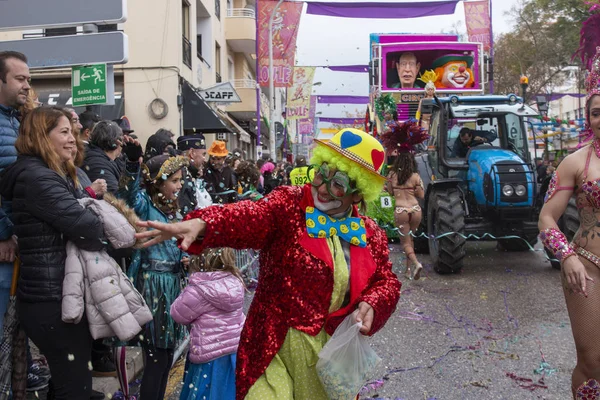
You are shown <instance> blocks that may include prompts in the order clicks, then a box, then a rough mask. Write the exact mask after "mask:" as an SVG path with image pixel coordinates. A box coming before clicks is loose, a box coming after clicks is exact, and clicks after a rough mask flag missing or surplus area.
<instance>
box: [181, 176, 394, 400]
mask: <svg viewBox="0 0 600 400" xmlns="http://www.w3.org/2000/svg"><path fill="white" fill-rule="evenodd" d="M313 205H314V203H313V199H312V195H311V191H310V185H307V186H305V187H302V188H301V187H280V188H277V189H276V190H274V191H273V192H272V193H271V194H270V195H269V196H267V197H265V198H264V199H262V200H259V201H257V202H252V201H243V202H239V203H235V204H228V205H226V206H224V207H221V206H213V207H209V208H205V209H202V210H197V211H194V212H192V213H190V214H188V216H187V217H186V219H190V218H201V219H202V220H204V221H206V224H207V228H206V232H205V236H204V239H203V240H198V241H196V242H194V243H193V244H192V246H191V247H190V249H189V250H188V252H189V253H191V254H199V253H200V252H201V251H202V250H203V249H204V248H211V247H233V248H237V249H245V248H252V249H259V250H261V253H260V273H259V278H258V287H257V288H256V293H255V295H254V300H253V302H252V305H251V306H250V310H249V311H248V316H247V319H246V324H245V326H244V329H243V330H242V335H241V340H240V345H239V349H238V355H237V371H236V386H237V399H238V400H241V399H243V398H244V397H245V396H246V394H247V393H248V390H249V389H250V387H251V386H252V385H253V384H254V382H256V380H257V379H258V378H259V377H260V376H261V375H262V374H263V373H264V372H265V370H266V369H267V367H268V366H269V364H270V362H271V360H272V359H273V357H274V356H275V354H277V352H278V351H279V349H280V347H281V345H282V344H283V341H284V340H285V337H286V334H287V332H288V330H289V328H295V329H297V330H299V331H301V332H305V333H307V334H309V335H312V336H315V335H317V334H318V333H319V332H320V331H321V329H323V328H325V330H326V331H327V333H329V334H330V335H331V334H333V332H334V331H335V329H336V327H337V326H338V325H339V324H340V323H341V322H342V320H343V319H344V318H345V317H346V316H347V315H348V314H350V313H351V312H352V311H354V310H355V309H356V308H357V305H358V303H359V302H361V301H365V302H367V303H369V304H370V305H371V306H372V307H373V309H374V311H375V317H374V321H373V325H372V327H371V331H370V332H369V335H372V334H374V333H375V332H377V331H378V330H379V329H381V328H382V327H383V325H384V324H385V322H386V321H387V320H388V318H389V317H390V315H391V314H392V313H393V312H394V310H395V308H396V304H397V303H398V300H399V298H400V286H401V284H400V281H398V278H397V277H396V275H395V274H394V273H393V272H392V264H391V262H390V261H389V259H388V253H389V251H388V244H387V238H386V235H385V233H384V232H383V230H382V229H380V228H379V227H378V226H377V225H376V224H375V222H373V221H372V220H371V219H369V218H366V217H361V218H362V219H364V221H365V224H366V229H367V247H364V248H361V247H358V246H350V260H351V261H350V262H351V268H350V303H349V304H348V305H347V306H346V307H343V308H342V309H340V310H338V311H336V312H334V313H332V314H329V313H328V309H329V304H330V302H331V295H332V291H333V258H332V256H331V251H330V250H329V247H328V246H327V241H326V239H318V238H310V237H309V236H308V233H307V232H306V217H305V210H306V207H308V206H313ZM353 215H354V216H359V215H358V211H357V209H356V207H355V208H354V210H353Z"/></svg>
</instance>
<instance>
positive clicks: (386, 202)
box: [380, 196, 392, 208]
mask: <svg viewBox="0 0 600 400" xmlns="http://www.w3.org/2000/svg"><path fill="white" fill-rule="evenodd" d="M380 200H381V207H382V208H392V198H391V197H390V196H383V197H381V198H380Z"/></svg>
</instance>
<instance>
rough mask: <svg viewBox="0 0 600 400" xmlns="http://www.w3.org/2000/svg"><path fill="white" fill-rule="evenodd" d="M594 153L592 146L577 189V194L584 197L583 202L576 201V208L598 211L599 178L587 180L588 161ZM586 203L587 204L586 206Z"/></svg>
mask: <svg viewBox="0 0 600 400" xmlns="http://www.w3.org/2000/svg"><path fill="white" fill-rule="evenodd" d="M593 152H594V146H590V151H589V152H588V156H587V160H586V162H585V169H584V171H583V179H582V181H583V182H582V184H581V187H580V188H579V193H583V195H584V196H585V200H586V201H585V202H581V201H578V202H577V207H578V208H583V207H586V206H589V207H591V208H599V209H600V178H599V179H595V180H593V181H588V180H587V175H588V169H589V167H590V159H591V157H592V153H593ZM586 203H587V204H586Z"/></svg>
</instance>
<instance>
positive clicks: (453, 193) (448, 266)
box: [427, 188, 465, 274]
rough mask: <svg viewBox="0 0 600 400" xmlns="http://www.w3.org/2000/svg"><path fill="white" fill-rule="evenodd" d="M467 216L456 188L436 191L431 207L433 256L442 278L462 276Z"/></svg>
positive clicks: (431, 249) (429, 230) (430, 248)
mask: <svg viewBox="0 0 600 400" xmlns="http://www.w3.org/2000/svg"><path fill="white" fill-rule="evenodd" d="M464 229H465V215H464V209H463V206H462V197H461V195H460V192H459V190H458V189H456V188H450V189H445V190H436V191H435V192H434V193H432V194H431V197H430V198H429V202H428V206H427V231H428V236H429V255H430V256H431V258H432V259H433V269H434V270H435V272H437V273H439V274H451V273H457V272H460V270H461V269H462V267H463V258H464V257H465V237H464V235H463V233H464Z"/></svg>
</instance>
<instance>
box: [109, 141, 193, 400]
mask: <svg viewBox="0 0 600 400" xmlns="http://www.w3.org/2000/svg"><path fill="white" fill-rule="evenodd" d="M140 156H141V147H140V148H139V149H138V152H131V154H127V158H128V160H127V163H126V167H125V172H124V174H125V175H124V177H123V178H122V179H121V181H122V182H121V185H122V187H121V188H120V190H119V197H121V198H123V199H125V201H126V202H127V204H128V206H129V207H131V208H133V209H134V210H135V212H136V214H137V215H138V216H139V217H140V219H141V220H144V221H147V220H150V221H160V222H164V223H169V222H176V221H180V220H181V218H182V217H181V214H180V212H179V205H178V199H177V196H178V194H179V192H180V190H181V187H182V169H183V168H184V167H186V166H187V165H188V162H189V161H188V158H186V157H182V156H175V157H172V156H170V155H158V156H154V157H152V158H150V159H149V160H148V161H147V163H146V165H145V166H144V168H142V165H141V163H140ZM142 169H144V180H145V189H144V190H142V189H141V188H140V180H141V178H142ZM187 260H188V258H187V255H186V253H184V252H183V251H181V250H180V249H179V248H178V247H177V244H176V243H175V242H174V241H172V240H170V241H166V242H164V243H160V244H158V245H156V246H152V247H149V248H145V249H143V250H141V251H140V250H137V251H136V252H135V253H134V255H133V257H132V262H131V265H130V267H129V271H128V273H129V276H130V277H131V279H132V281H133V282H134V284H135V286H136V288H137V289H138V291H139V292H140V293H141V294H142V296H143V297H144V299H145V300H146V304H148V306H149V307H150V310H151V311H152V315H153V320H152V321H151V322H150V323H148V324H146V326H145V329H144V330H143V331H142V335H141V337H140V339H141V345H142V348H143V350H144V355H145V361H146V362H145V368H144V375H143V377H142V384H141V388H140V397H141V398H142V399H145V400H152V399H156V400H162V399H163V398H164V394H165V390H166V387H167V381H168V378H169V370H170V369H171V364H172V362H173V354H174V350H175V348H176V346H177V345H178V343H180V342H181V341H182V340H183V337H184V334H185V328H184V327H183V326H181V325H180V324H178V323H176V322H175V321H174V320H173V318H171V316H170V314H169V310H170V308H171V304H172V303H173V301H175V299H176V298H177V296H179V293H180V291H181V285H182V281H183V278H184V275H185V273H184V263H186V261H187ZM117 361H118V360H117ZM123 389H125V388H123Z"/></svg>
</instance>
